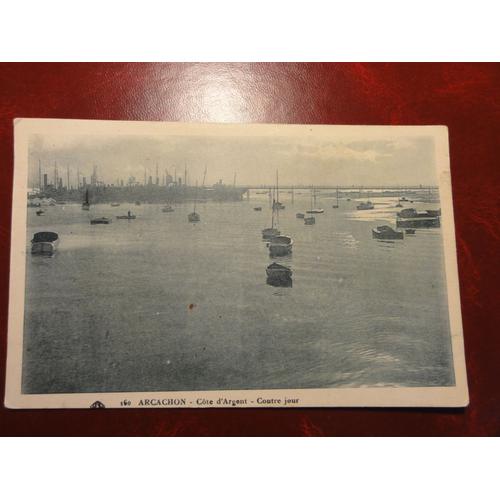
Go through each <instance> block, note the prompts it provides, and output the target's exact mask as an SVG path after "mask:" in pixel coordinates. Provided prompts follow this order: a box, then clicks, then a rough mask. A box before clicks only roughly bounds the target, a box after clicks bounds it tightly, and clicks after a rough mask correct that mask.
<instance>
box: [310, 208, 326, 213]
mask: <svg viewBox="0 0 500 500" xmlns="http://www.w3.org/2000/svg"><path fill="white" fill-rule="evenodd" d="M306 213H308V214H323V213H325V211H324V210H323V209H322V208H313V209H312V210H307V212H306Z"/></svg>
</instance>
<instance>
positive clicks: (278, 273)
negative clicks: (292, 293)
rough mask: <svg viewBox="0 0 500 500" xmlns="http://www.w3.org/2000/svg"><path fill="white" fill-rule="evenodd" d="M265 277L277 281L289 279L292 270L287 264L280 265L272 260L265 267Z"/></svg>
mask: <svg viewBox="0 0 500 500" xmlns="http://www.w3.org/2000/svg"><path fill="white" fill-rule="evenodd" d="M266 274H267V277H268V278H270V279H273V280H277V281H285V280H289V279H290V278H291V277H292V274H293V272H292V270H291V269H290V268H289V267H287V266H282V265H281V264H278V263H276V262H273V263H272V264H270V265H269V266H267V268H266Z"/></svg>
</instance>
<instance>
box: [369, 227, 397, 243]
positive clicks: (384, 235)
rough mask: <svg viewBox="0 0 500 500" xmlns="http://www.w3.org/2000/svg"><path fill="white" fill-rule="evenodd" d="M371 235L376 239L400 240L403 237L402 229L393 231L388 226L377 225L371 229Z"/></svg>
mask: <svg viewBox="0 0 500 500" xmlns="http://www.w3.org/2000/svg"><path fill="white" fill-rule="evenodd" d="M372 235H373V237H374V238H375V239H377V240H402V239H403V238H404V233H403V231H395V230H394V229H392V227H390V226H378V227H377V228H376V229H372Z"/></svg>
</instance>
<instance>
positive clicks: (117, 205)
mask: <svg viewBox="0 0 500 500" xmlns="http://www.w3.org/2000/svg"><path fill="white" fill-rule="evenodd" d="M111 206H112V207H119V206H120V204H119V203H111Z"/></svg>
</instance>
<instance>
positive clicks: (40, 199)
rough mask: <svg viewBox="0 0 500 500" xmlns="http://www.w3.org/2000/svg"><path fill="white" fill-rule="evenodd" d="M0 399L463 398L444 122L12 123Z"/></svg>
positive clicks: (87, 402) (312, 402)
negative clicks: (1, 394)
mask: <svg viewBox="0 0 500 500" xmlns="http://www.w3.org/2000/svg"><path fill="white" fill-rule="evenodd" d="M14 172H15V181H14V196H13V225H12V227H13V229H12V249H11V281H10V287H11V293H10V310H9V337H8V371H7V387H6V401H5V402H6V405H7V406H9V407H14V408H17V407H19V408H23V407H41V408H59V407H82V408H89V407H92V408H103V407H117V408H119V407H158V406H163V407H182V406H186V407H210V406H214V407H217V406H219V407H220V406H223V407H241V406H243V407H245V406H255V407H259V406H262V407H265V406H283V407H293V406H299V407H300V406H464V405H466V404H467V401H468V396H467V384H466V376H465V364H464V353H463V340H462V325H461V316H460V299H459V290H458V278H457V263H456V249H455V236H454V225H453V208H452V200H451V183H450V167H449V152H448V136H447V129H446V127H440V126H428V127H423V126H418V127H417V126H405V127H403V126H399V127H395V126H319V125H214V124H211V125H209V124H181V123H160V122H158V123H151V122H111V121H110V122H103V121H78V120H41V119H40V120H37V119H19V120H17V121H16V123H15V171H14Z"/></svg>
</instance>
